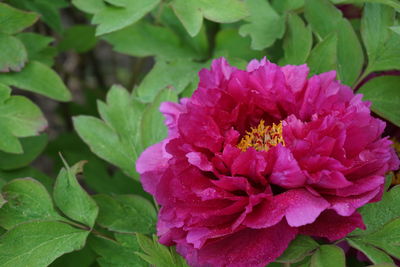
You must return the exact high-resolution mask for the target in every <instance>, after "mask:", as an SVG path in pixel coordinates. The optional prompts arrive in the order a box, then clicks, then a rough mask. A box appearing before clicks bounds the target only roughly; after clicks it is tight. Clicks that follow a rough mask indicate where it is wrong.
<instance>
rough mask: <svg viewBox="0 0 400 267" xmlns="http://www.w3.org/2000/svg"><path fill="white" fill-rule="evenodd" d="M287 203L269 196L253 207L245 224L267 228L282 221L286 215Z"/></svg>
mask: <svg viewBox="0 0 400 267" xmlns="http://www.w3.org/2000/svg"><path fill="white" fill-rule="evenodd" d="M286 208H287V205H286V203H284V202H282V201H278V200H277V199H276V198H272V197H271V198H268V199H265V200H264V201H262V202H261V203H260V204H258V205H256V206H255V207H253V211H252V212H251V213H250V214H248V215H247V216H246V219H245V220H244V222H243V224H244V225H246V226H248V227H250V228H253V229H254V228H255V229H259V228H267V227H270V226H273V225H275V224H277V223H278V222H280V221H281V220H282V218H283V216H285V211H286Z"/></svg>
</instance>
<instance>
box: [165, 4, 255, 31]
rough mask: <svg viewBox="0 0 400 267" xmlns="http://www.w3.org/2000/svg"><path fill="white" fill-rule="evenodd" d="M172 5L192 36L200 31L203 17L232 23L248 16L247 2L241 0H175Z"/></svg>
mask: <svg viewBox="0 0 400 267" xmlns="http://www.w3.org/2000/svg"><path fill="white" fill-rule="evenodd" d="M172 7H173V9H174V11H175V14H176V15H177V16H178V18H179V19H180V21H181V22H182V24H183V26H185V28H186V30H187V31H188V32H189V34H190V35H191V36H196V35H197V34H198V33H199V32H200V29H201V25H202V23H203V17H205V18H207V19H209V20H211V21H215V22H219V23H231V22H235V21H238V20H240V19H243V18H245V17H247V16H248V10H247V8H246V5H245V3H244V2H242V1H239V0H220V1H212V0H174V1H173V2H172Z"/></svg>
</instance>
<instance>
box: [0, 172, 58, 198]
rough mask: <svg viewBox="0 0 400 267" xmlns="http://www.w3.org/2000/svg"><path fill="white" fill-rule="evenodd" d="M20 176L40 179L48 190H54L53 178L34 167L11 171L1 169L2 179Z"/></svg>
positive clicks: (7, 179) (8, 179) (0, 175)
mask: <svg viewBox="0 0 400 267" xmlns="http://www.w3.org/2000/svg"><path fill="white" fill-rule="evenodd" d="M20 177H30V178H33V179H35V180H37V181H39V182H40V183H41V184H42V185H43V186H44V187H45V188H46V189H47V191H49V192H51V191H53V179H52V178H50V177H49V176H47V175H46V174H44V173H42V172H40V171H39V170H37V169H35V168H33V167H30V166H29V167H25V168H20V169H16V170H11V171H4V170H0V179H2V180H4V181H11V180H14V179H15V178H20ZM0 188H1V185H0Z"/></svg>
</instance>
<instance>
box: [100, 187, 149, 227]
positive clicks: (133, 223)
mask: <svg viewBox="0 0 400 267" xmlns="http://www.w3.org/2000/svg"><path fill="white" fill-rule="evenodd" d="M94 199H95V200H96V202H97V204H98V206H99V208H100V212H99V217H98V219H97V222H96V223H98V224H99V225H101V226H102V227H105V228H107V229H108V230H111V231H115V232H121V233H136V232H137V233H144V234H147V233H153V232H154V230H155V223H156V211H155V210H154V207H153V205H152V204H151V203H150V202H149V201H148V200H146V199H144V198H142V197H139V196H135V195H115V196H113V197H111V196H108V195H105V194H99V195H95V196H94Z"/></svg>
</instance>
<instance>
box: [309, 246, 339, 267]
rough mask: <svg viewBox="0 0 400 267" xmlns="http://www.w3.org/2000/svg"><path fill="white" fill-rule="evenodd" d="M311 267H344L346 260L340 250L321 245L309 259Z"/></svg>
mask: <svg viewBox="0 0 400 267" xmlns="http://www.w3.org/2000/svg"><path fill="white" fill-rule="evenodd" d="M310 266H311V267H345V266H346V258H345V255H344V252H343V250H342V249H341V248H339V247H337V246H335V245H322V246H320V247H319V249H318V250H317V252H315V253H314V255H313V256H312V257H311V265H310Z"/></svg>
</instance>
